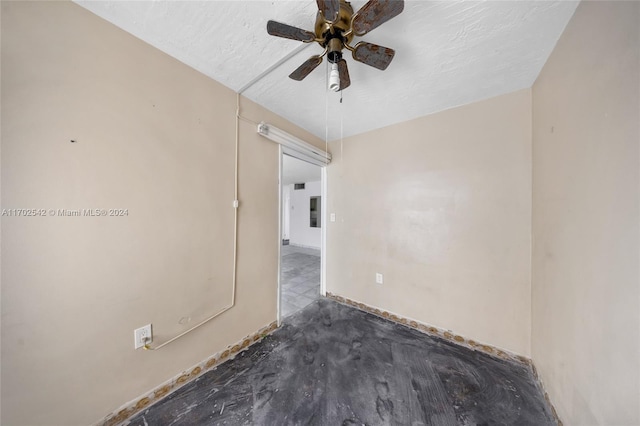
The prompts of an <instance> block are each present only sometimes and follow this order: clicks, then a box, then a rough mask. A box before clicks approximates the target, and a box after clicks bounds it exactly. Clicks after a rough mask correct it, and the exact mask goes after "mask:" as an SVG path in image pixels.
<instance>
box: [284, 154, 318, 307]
mask: <svg viewBox="0 0 640 426" xmlns="http://www.w3.org/2000/svg"><path fill="white" fill-rule="evenodd" d="M324 192H325V191H324V167H321V166H319V165H317V164H312V163H311V162H308V161H305V160H302V159H300V158H297V157H296V154H295V153H289V152H286V151H284V150H283V152H282V154H281V179H280V212H281V214H280V230H281V232H280V235H279V246H280V249H279V251H280V273H279V292H278V297H279V300H278V306H279V315H278V318H279V320H282V319H285V318H286V317H288V316H291V315H293V314H295V313H296V312H298V311H300V310H301V309H303V308H305V307H306V306H307V305H309V304H311V303H313V302H314V301H315V300H317V299H318V298H320V296H321V293H322V267H323V261H322V259H323V256H322V254H323V248H324V243H323V242H324V226H325V224H324V204H325V200H324Z"/></svg>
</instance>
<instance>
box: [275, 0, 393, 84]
mask: <svg viewBox="0 0 640 426" xmlns="http://www.w3.org/2000/svg"><path fill="white" fill-rule="evenodd" d="M316 3H317V4H318V16H317V18H316V25H315V32H311V31H306V30H303V29H301V28H297V27H293V26H291V25H287V24H282V23H280V22H276V21H269V22H267V32H268V33H269V34H270V35H272V36H276V37H283V38H288V39H292V40H298V41H301V42H303V43H312V42H317V43H318V44H320V46H322V47H323V48H324V52H322V54H321V55H314V56H312V57H311V58H309V59H307V60H306V61H305V62H304V63H303V64H302V65H300V66H299V67H298V68H297V69H296V70H295V71H293V72H292V73H291V74H290V75H289V77H290V78H292V79H294V80H298V81H300V80H302V79H304V78H305V77H306V76H307V75H309V74H310V73H311V71H313V70H314V69H316V67H318V65H320V63H321V62H322V57H323V56H325V55H327V59H328V61H329V63H330V64H331V72H330V74H329V89H330V90H333V91H334V92H337V91H339V90H343V89H346V88H347V87H349V85H350V84H351V80H350V79H349V70H348V68H347V61H345V60H344V59H343V58H342V50H343V49H344V48H345V47H346V48H347V49H348V50H350V51H351V53H352V56H353V59H355V60H356V61H358V62H362V63H364V64H367V65H370V66H372V67H374V68H378V69H380V70H385V69H387V67H388V66H389V64H390V63H391V60H392V59H393V56H394V55H395V51H394V50H393V49H389V48H388V47H383V46H378V45H376V44H372V43H367V42H365V41H360V42H358V43H357V44H356V45H355V46H351V44H350V43H351V41H352V40H353V37H354V36H359V37H360V36H363V35H365V34H367V33H368V32H369V31H371V30H373V29H374V28H377V27H379V26H380V25H382V24H384V23H385V22H387V21H388V20H390V19H391V18H393V17H395V16H397V15H399V14H400V13H401V12H402V10H403V9H404V0H369V1H368V2H367V3H366V4H365V5H364V6H362V8H360V10H358V11H357V12H356V13H354V12H353V8H352V7H351V4H350V3H349V2H347V1H345V0H316Z"/></svg>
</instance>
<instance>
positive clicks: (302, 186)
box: [293, 183, 304, 191]
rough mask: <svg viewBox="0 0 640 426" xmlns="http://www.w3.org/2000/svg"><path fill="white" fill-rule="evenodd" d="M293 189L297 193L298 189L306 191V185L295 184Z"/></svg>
mask: <svg viewBox="0 0 640 426" xmlns="http://www.w3.org/2000/svg"><path fill="white" fill-rule="evenodd" d="M293 189H294V190H295V191H297V190H298V189H304V183H294V184H293Z"/></svg>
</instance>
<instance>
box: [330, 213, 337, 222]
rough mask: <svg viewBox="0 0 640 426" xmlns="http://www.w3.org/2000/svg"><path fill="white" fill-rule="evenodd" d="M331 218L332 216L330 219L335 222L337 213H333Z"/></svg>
mask: <svg viewBox="0 0 640 426" xmlns="http://www.w3.org/2000/svg"><path fill="white" fill-rule="evenodd" d="M329 218H330V219H329V220H331V222H335V221H336V214H335V213H331V215H330V216H329Z"/></svg>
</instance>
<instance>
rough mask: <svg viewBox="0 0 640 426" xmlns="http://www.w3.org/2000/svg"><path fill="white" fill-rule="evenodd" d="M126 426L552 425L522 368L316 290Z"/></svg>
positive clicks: (530, 376)
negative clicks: (268, 331) (270, 328)
mask: <svg viewBox="0 0 640 426" xmlns="http://www.w3.org/2000/svg"><path fill="white" fill-rule="evenodd" d="M131 424H132V425H140V426H143V425H163V426H164V425H343V426H347V425H363V424H366V425H434V426H435V425H519V426H525V425H535V426H542V425H554V424H555V421H554V420H553V417H552V415H551V412H550V409H549V407H548V405H547V403H546V402H545V399H544V396H543V394H542V392H541V390H540V389H539V388H538V386H537V385H536V382H535V380H534V378H533V375H532V373H531V371H530V370H529V368H527V367H525V366H522V365H520V364H516V363H512V362H510V361H505V360H501V359H496V358H492V357H490V356H488V355H485V354H483V353H479V352H474V351H472V350H470V349H467V348H463V347H460V346H457V345H454V344H452V343H449V342H446V341H444V340H441V339H438V338H434V337H430V336H427V335H425V334H422V333H420V332H418V331H416V330H413V329H410V328H408V327H404V326H402V325H398V324H395V323H392V322H389V321H387V320H384V319H382V318H379V317H376V316H374V315H371V314H368V313H365V312H362V311H359V310H357V309H354V308H351V307H348V306H344V305H341V304H339V303H337V302H334V301H331V300H328V299H320V300H318V301H315V302H313V303H312V304H310V305H309V306H307V307H306V308H305V309H304V310H302V311H300V312H298V313H296V314H294V315H292V316H290V317H289V318H287V319H286V321H285V322H284V323H283V325H282V327H281V328H279V329H278V330H276V331H275V332H274V333H273V334H272V335H270V336H267V337H266V338H264V339H263V340H262V341H260V342H259V343H256V344H255V345H253V346H251V347H250V348H249V349H247V350H246V351H245V352H242V353H240V354H238V356H236V358H235V359H233V360H230V361H228V362H226V363H224V364H222V365H220V366H218V367H217V368H216V369H215V370H213V371H210V372H208V373H206V374H204V375H203V376H201V377H200V378H198V379H197V380H196V381H194V382H192V383H190V384H188V385H186V386H184V387H183V388H181V389H179V390H177V391H176V392H174V393H172V394H170V395H168V396H167V397H166V398H165V399H163V400H161V401H160V402H158V403H157V404H155V405H153V406H151V407H149V408H148V409H147V410H145V411H144V412H142V413H141V414H138V415H137V416H136V417H134V418H133V419H132V421H131Z"/></svg>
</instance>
